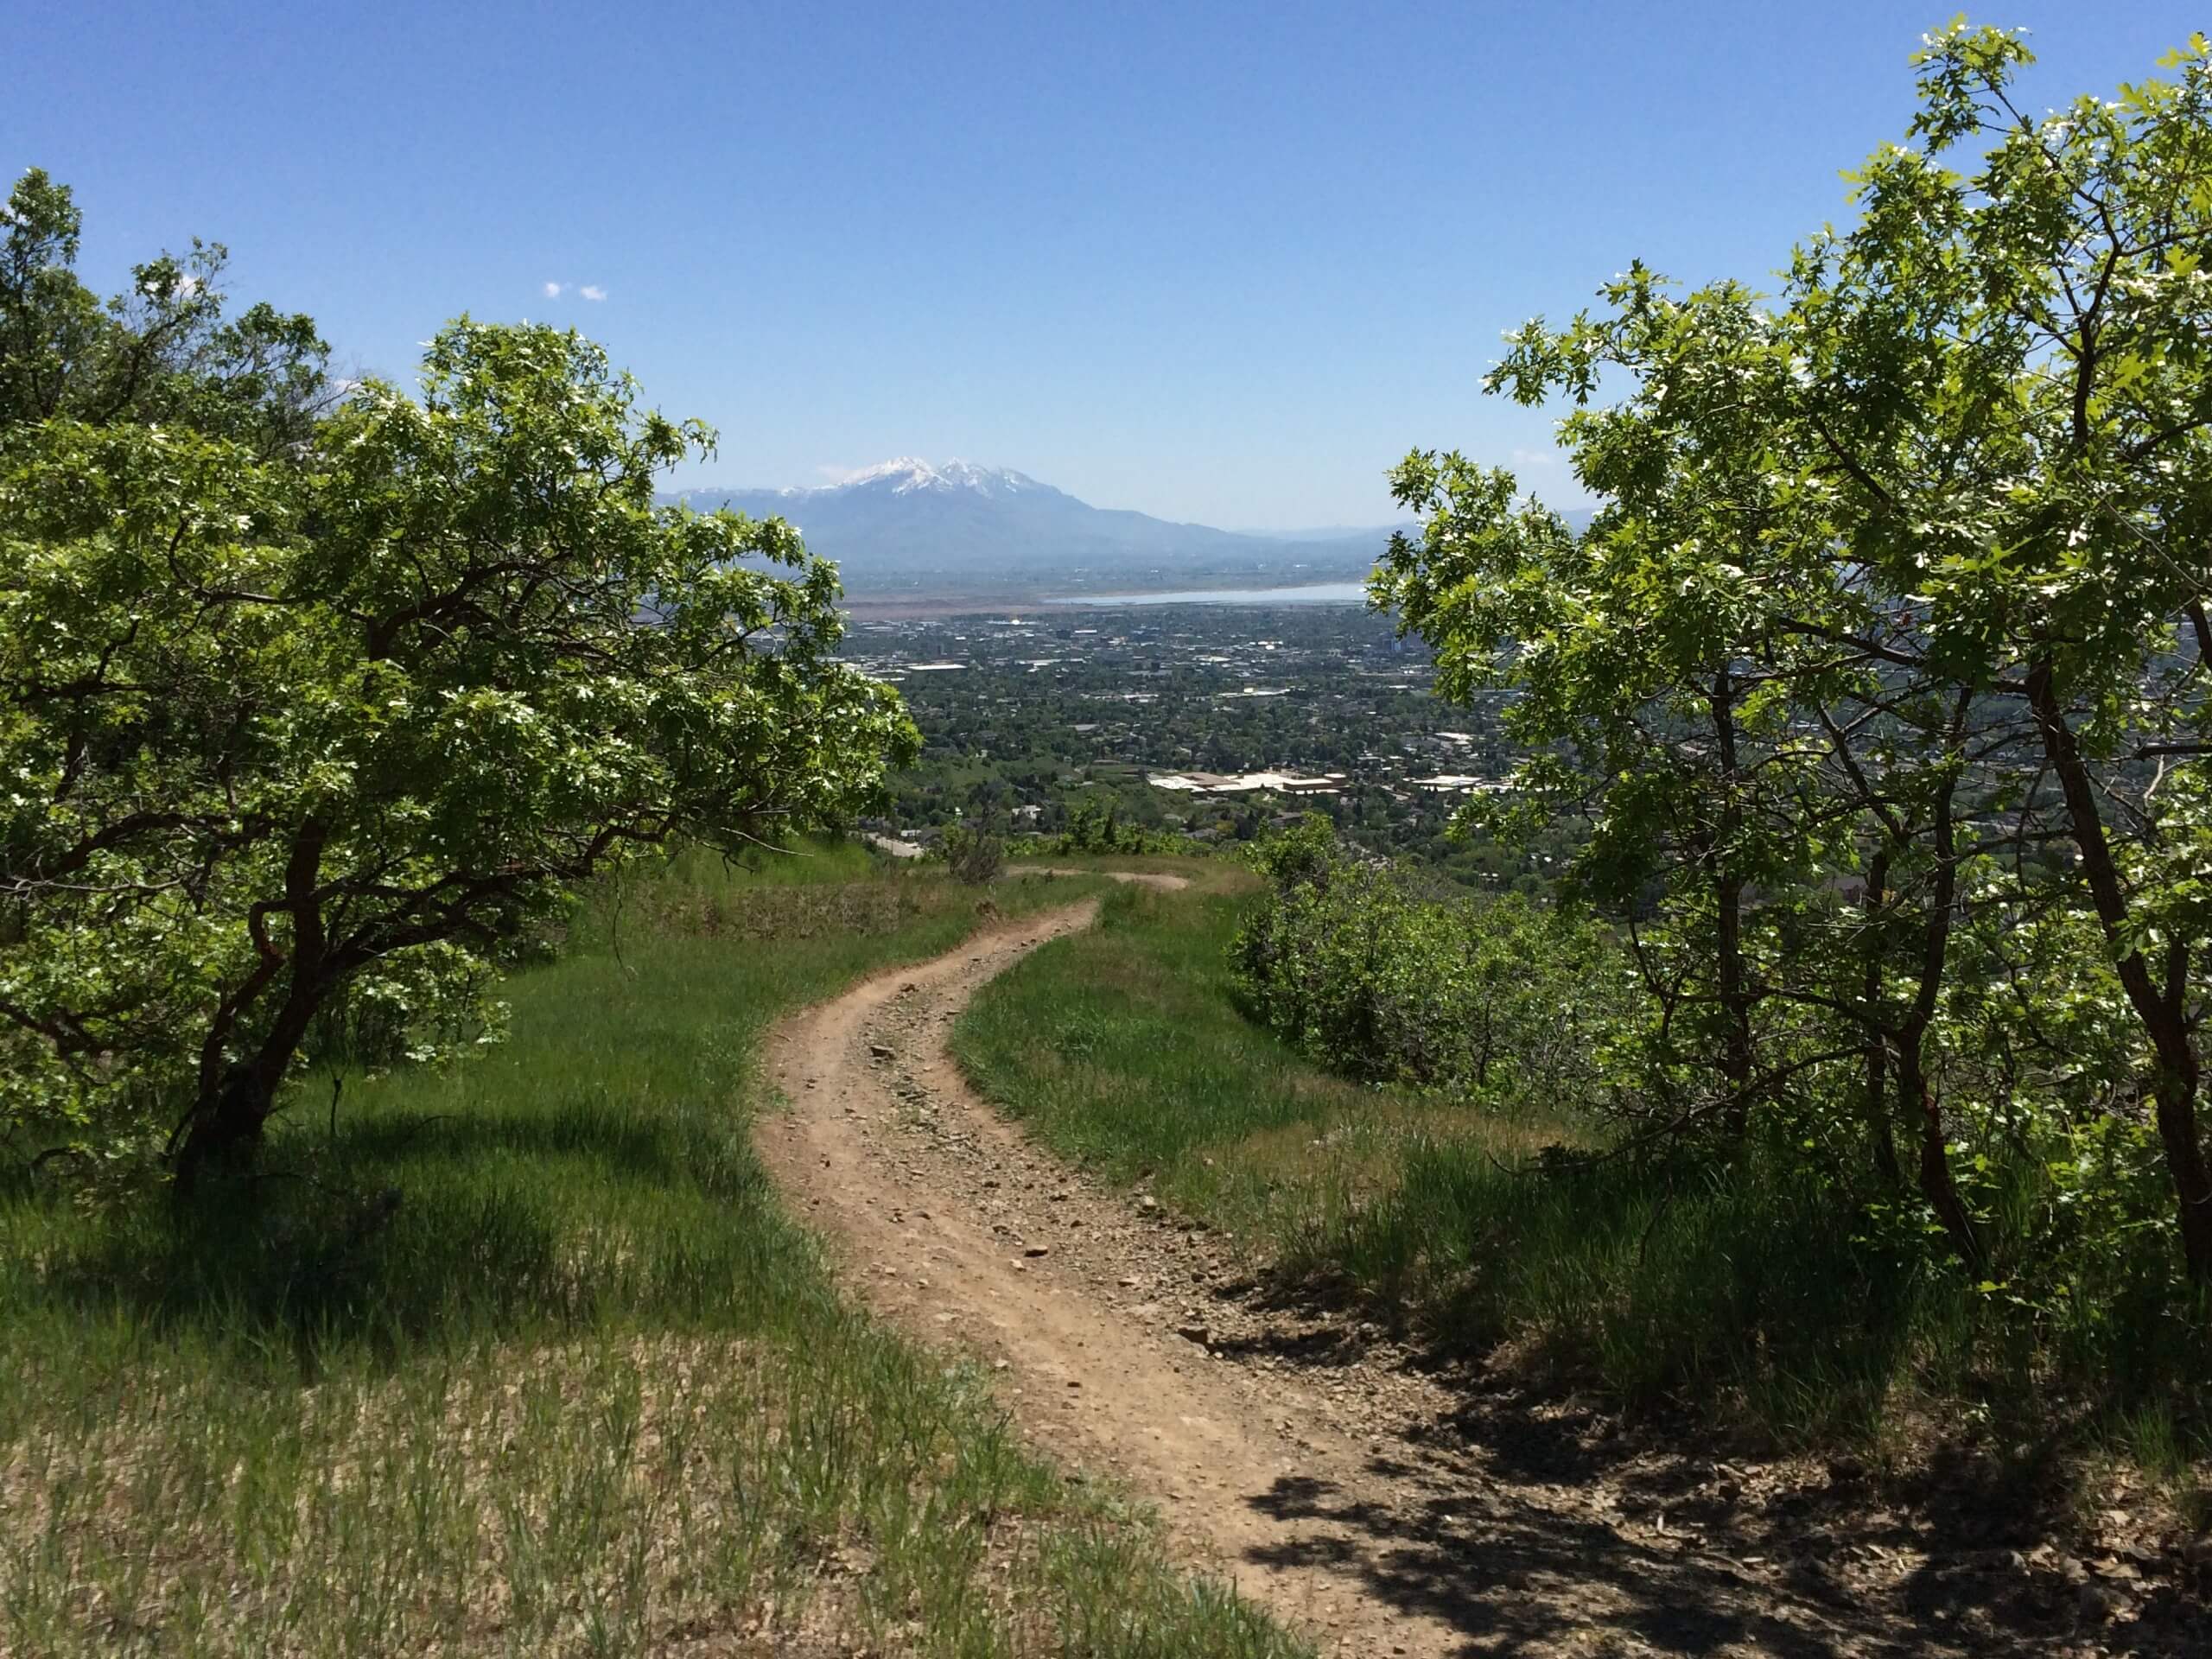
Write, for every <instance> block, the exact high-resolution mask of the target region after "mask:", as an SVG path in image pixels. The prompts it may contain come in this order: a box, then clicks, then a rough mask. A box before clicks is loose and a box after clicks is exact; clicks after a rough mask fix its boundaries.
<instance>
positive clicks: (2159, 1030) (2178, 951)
mask: <svg viewBox="0 0 2212 1659" xmlns="http://www.w3.org/2000/svg"><path fill="white" fill-rule="evenodd" d="M2028 706H2029V708H2030V709H2031V710H2032V711H2033V712H2034V715H2035V719H2036V726H2037V731H2038V732H2039V733H2040V734H2041V735H2042V738H2043V747H2044V759H2046V760H2048V761H2049V762H2050V769H2051V772H2052V774H2053V775H2054V776H2055V777H2056V778H2057V779H2058V788H2059V793H2060V795H2061V796H2062V797H2063V798H2064V800H2065V803H2066V817H2067V825H2068V828H2069V829H2070V831H2071V832H2072V834H2073V837H2074V845H2075V849H2076V850H2078V851H2079V852H2080V854H2081V855H2082V876H2083V878H2084V879H2085V880H2087V881H2088V886H2089V897H2090V899H2091V901H2092V902H2093V903H2094V905H2095V906H2096V911H2097V919H2098V921H2099V922H2100V923H2101V925H2102V926H2103V928H2104V934H2105V938H2106V940H2107V943H2109V944H2112V945H2113V946H2114V947H2115V948H2117V947H2118V946H2119V945H2120V944H2122V943H2123V942H2125V941H2126V940H2128V939H2129V938H2130V937H2131V931H2132V930H2130V928H2129V926H2128V923H2129V920H2130V918H2129V915H2128V906H2127V896H2126V893H2123V892H2122V891H2121V890H2120V868H2119V866H2118V865H2117V864H2116V863H2115V862H2114V861H2113V855H2112V844H2111V842H2109V841H2107V839H2106V837H2105V826H2104V817H2103V815H2102V813H2101V811H2100V810H2098V806H2097V797H2096V786H2095V784H2094V781H2093V780H2092V779H2091V778H2090V776H2089V769H2088V765H2087V764H2086V763H2085V762H2084V761H2083V760H2082V751H2081V747H2080V746H2079V745H2078V744H2077V743H2076V742H2075V737H2074V728H2072V727H2071V726H2070V725H2069V724H2068V723H2067V720H2066V712H2065V710H2064V709H2063V708H2061V707H2060V706H2059V701H2058V688H2057V684H2056V677H2055V673H2054V670H2053V667H2052V664H2050V661H2049V660H2047V659H2046V660H2044V661H2042V662H2038V663H2037V664H2034V666H2032V667H2031V668H2030V669H2029V671H2028ZM2189 965H2190V964H2189V950H2188V947H2187V946H2185V945H2182V944H2176V945H2174V946H2173V947H2172V948H2171V950H2169V951H2168V953H2167V959H2166V965H2165V984H2164V986H2163V987H2161V986H2159V985H2158V984H2157V983H2156V982H2154V981H2153V980H2152V976H2151V964H2150V963H2148V962H2147V961H2145V959H2144V956H2143V952H2142V950H2140V949H2139V948H2133V949H2130V950H2128V952H2127V954H2126V956H2125V957H2120V960H2119V962H2118V963H2117V964H2116V969H2117V971H2118V973H2119V975H2120V985H2121V986H2122V988H2125V989H2126V992H2127V1001H2128V1005H2129V1006H2130V1007H2132V1008H2133V1009H2134V1011H2135V1018H2136V1020H2137V1022H2138V1023H2139V1025H2140V1026H2141V1027H2143V1031H2144V1033H2145V1035H2146V1036H2147V1037H2148V1038H2149V1039H2150V1041H2151V1051H2152V1056H2153V1057H2154V1058H2155V1061H2156V1063H2157V1068H2158V1070H2157V1083H2156V1085H2155V1090H2156V1099H2157V1103H2158V1141H2159V1144H2160V1146H2162V1147H2164V1150H2165V1154H2166V1172H2167V1174H2168V1175H2169V1177H2170V1178H2171V1180H2172V1182H2173V1188H2174V1201H2175V1204H2176V1205H2177V1207H2178V1209H2179V1211H2180V1217H2181V1243H2182V1256H2183V1261H2184V1262H2186V1264H2187V1266H2188V1268H2189V1276H2190V1281H2192V1282H2194V1283H2196V1284H2198V1285H2206V1284H2212V1168H2208V1167H2207V1166H2206V1162H2205V1157H2204V1142H2203V1138H2202V1135H2200V1134H2199V1133H2198V1130H2197V1125H2196V1096H2197V1093H2198V1091H2199V1089H2200V1088H2201V1086H2202V1077H2203V1071H2202V1065H2201V1063H2200V1062H2199V1061H2198V1059H2197V1057H2196V1043H2195V1042H2194V1040H2193V1039H2192V1037H2191V1033H2190V1024H2189V1013H2188V996H2189Z"/></svg>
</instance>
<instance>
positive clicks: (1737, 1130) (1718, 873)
mask: <svg viewBox="0 0 2212 1659" xmlns="http://www.w3.org/2000/svg"><path fill="white" fill-rule="evenodd" d="M1734 698H1735V685H1734V680H1733V677H1732V676H1731V675H1730V674H1729V672H1728V671H1727V670H1726V668H1723V669H1722V670H1720V671H1719V673H1717V674H1715V675H1714V676H1713V737H1714V739H1715V741H1716V743H1717V746H1718V747H1719V759H1720V787H1721V798H1722V800H1723V803H1724V804H1723V806H1722V808H1721V815H1720V829H1719V847H1718V849H1716V850H1715V852H1714V854H1713V857H1712V867H1713V908H1714V910H1715V912H1717V919H1718V924H1719V962H1718V963H1717V964H1716V977H1717V984H1716V985H1715V989H1716V990H1717V991H1718V993H1719V999H1720V1010H1721V1017H1722V1019H1723V1020H1725V1021H1726V1025H1725V1027H1724V1028H1723V1030H1722V1034H1721V1046H1720V1071H1721V1075H1722V1076H1723V1077H1725V1078H1726V1080H1727V1084H1728V1112H1727V1117H1726V1127H1727V1131H1728V1138H1729V1140H1730V1141H1734V1142H1738V1143H1740V1142H1741V1141H1743V1139H1744V1136H1745V1132H1746V1131H1747V1130H1748V1129H1749V1128H1750V1126H1751V999H1750V998H1749V996H1748V995H1746V994H1745V989H1744V884H1743V883H1742V882H1741V881H1738V880H1736V878H1735V876H1734V874H1733V873H1732V870H1731V869H1730V868H1729V867H1730V864H1731V862H1732V860H1733V858H1734V856H1735V842H1736V834H1737V830H1738V828H1739V827H1740V823H1741V813H1740V811H1739V810H1738V806H1737V804H1736V710H1735V702H1734Z"/></svg>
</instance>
